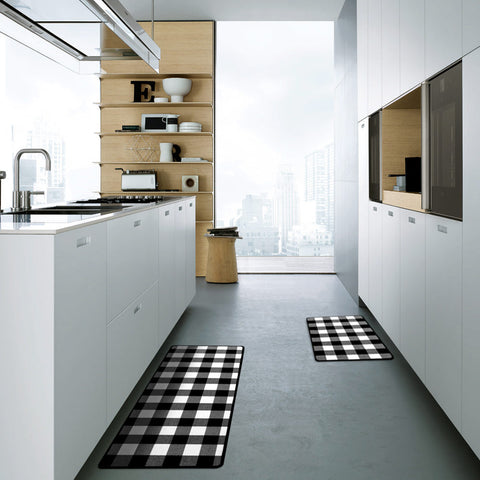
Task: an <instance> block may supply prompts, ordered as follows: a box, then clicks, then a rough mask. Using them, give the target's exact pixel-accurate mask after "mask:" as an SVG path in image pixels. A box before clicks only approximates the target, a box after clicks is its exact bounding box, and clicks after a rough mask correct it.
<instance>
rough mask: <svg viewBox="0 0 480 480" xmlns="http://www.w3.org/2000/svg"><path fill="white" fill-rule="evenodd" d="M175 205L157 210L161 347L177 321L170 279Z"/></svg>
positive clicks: (172, 266)
mask: <svg viewBox="0 0 480 480" xmlns="http://www.w3.org/2000/svg"><path fill="white" fill-rule="evenodd" d="M175 208H176V204H172V205H165V206H164V207H160V208H159V209H158V214H159V219H158V220H159V221H158V254H159V255H158V257H159V262H158V265H159V268H158V276H159V282H158V322H159V325H158V342H159V345H162V344H163V342H164V341H165V339H166V338H167V337H168V335H169V334H170V332H171V330H172V328H173V327H174V326H175V323H176V322H177V320H178V317H176V312H175V300H174V298H175V297H174V291H175V285H174V282H173V281H172V279H173V278H174V276H175V268H176V266H175V256H174V255H173V252H174V251H175V247H174V245H175V218H174V214H175V211H174V209H175Z"/></svg>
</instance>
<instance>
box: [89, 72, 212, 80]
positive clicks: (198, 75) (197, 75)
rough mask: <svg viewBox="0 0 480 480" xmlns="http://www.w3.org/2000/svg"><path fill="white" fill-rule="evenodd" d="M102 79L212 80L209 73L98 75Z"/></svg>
mask: <svg viewBox="0 0 480 480" xmlns="http://www.w3.org/2000/svg"><path fill="white" fill-rule="evenodd" d="M98 77H99V78H100V79H102V78H139V79H156V78H158V79H163V78H169V77H186V78H191V79H195V78H213V76H212V74H211V73H175V74H172V73H101V74H99V75H98Z"/></svg>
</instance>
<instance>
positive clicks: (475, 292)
mask: <svg viewBox="0 0 480 480" xmlns="http://www.w3.org/2000/svg"><path fill="white" fill-rule="evenodd" d="M462 69H463V72H462V73H463V281H462V285H463V342H462V347H463V348H462V352H463V375H462V434H463V436H464V437H465V439H466V440H467V442H468V443H469V445H470V447H472V449H473V450H474V452H475V453H476V454H477V456H479V457H480V415H479V414H478V406H479V405H480V376H479V372H480V348H479V345H480V321H479V314H478V305H479V301H478V300H479V288H478V285H479V271H480V248H479V239H480V209H479V205H480V189H479V188H478V179H479V178H480V162H479V161H478V159H479V158H478V157H479V152H480V136H479V134H478V112H479V110H480V89H479V88H478V84H479V78H480V49H477V50H475V51H474V52H472V53H470V54H469V55H466V56H465V57H464V59H463V65H462Z"/></svg>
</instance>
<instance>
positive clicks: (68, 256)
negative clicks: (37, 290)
mask: <svg viewBox="0 0 480 480" xmlns="http://www.w3.org/2000/svg"><path fill="white" fill-rule="evenodd" d="M106 254H107V231H106V225H105V223H101V224H98V225H92V226H90V227H84V228H81V229H77V230H72V231H68V232H65V233H62V234H59V235H56V236H55V347H54V352H55V353H54V362H55V459H56V460H55V476H56V477H58V478H73V477H74V476H75V474H76V472H78V470H80V468H81V466H82V465H83V462H84V461H85V458H87V457H88V455H89V453H90V452H91V451H92V450H93V448H94V447H95V445H96V443H97V442H98V440H99V439H100V437H101V436H102V434H103V432H104V430H105V428H106V425H107V423H106V420H107V419H106V411H105V403H106V392H105V382H106V365H105V342H106V330H105V314H106V256H107V255H106ZM72 432H75V435H72Z"/></svg>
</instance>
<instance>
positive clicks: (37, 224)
mask: <svg viewBox="0 0 480 480" xmlns="http://www.w3.org/2000/svg"><path fill="white" fill-rule="evenodd" d="M183 199H184V197H170V198H165V199H164V200H163V201H162V202H159V203H156V202H151V203H131V204H128V203H125V204H124V205H128V207H127V208H125V209H123V210H118V211H114V212H109V213H104V214H100V213H97V214H92V213H90V214H85V215H77V214H75V215H59V214H45V215H42V214H33V215H29V214H28V213H20V214H15V215H11V214H0V235H56V234H57V233H62V232H66V231H69V230H74V229H76V228H81V227H85V226H87V225H93V224H95V223H100V222H105V221H107V220H112V219H114V218H120V217H124V216H126V215H132V214H133V213H138V212H141V211H145V210H151V209H152V208H158V207H161V206H163V205H167V204H170V203H176V202H179V201H182V200H183Z"/></svg>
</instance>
